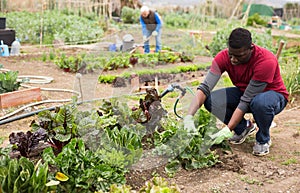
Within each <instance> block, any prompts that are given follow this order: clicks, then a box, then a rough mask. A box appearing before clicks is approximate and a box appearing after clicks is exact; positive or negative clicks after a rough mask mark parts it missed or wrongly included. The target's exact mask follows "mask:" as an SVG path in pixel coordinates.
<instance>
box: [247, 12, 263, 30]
mask: <svg viewBox="0 0 300 193" xmlns="http://www.w3.org/2000/svg"><path fill="white" fill-rule="evenodd" d="M267 23H268V22H267V21H265V20H264V19H263V18H262V17H261V16H260V15H259V14H258V13H255V14H253V15H251V16H250V17H249V18H248V19H247V26H254V27H256V26H257V25H260V26H267Z"/></svg>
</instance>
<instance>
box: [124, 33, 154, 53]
mask: <svg viewBox="0 0 300 193" xmlns="http://www.w3.org/2000/svg"><path fill="white" fill-rule="evenodd" d="M151 36H152V34H151V35H150V36H149V37H147V39H145V40H143V42H142V43H141V44H139V45H137V46H135V48H133V50H131V51H130V52H129V54H132V53H134V52H135V51H136V49H138V48H139V47H141V46H144V44H145V42H147V41H148V40H150V38H151Z"/></svg>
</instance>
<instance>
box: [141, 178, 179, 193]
mask: <svg viewBox="0 0 300 193" xmlns="http://www.w3.org/2000/svg"><path fill="white" fill-rule="evenodd" d="M139 192H140V193H151V192H169V193H179V192H180V189H179V188H178V187H177V186H176V184H169V183H168V182H167V181H166V180H165V179H164V178H162V177H154V178H152V179H151V180H150V181H147V182H146V185H145V186H143V187H142V188H141V189H140V191H139Z"/></svg>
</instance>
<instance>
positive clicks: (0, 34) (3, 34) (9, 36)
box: [0, 29, 16, 47]
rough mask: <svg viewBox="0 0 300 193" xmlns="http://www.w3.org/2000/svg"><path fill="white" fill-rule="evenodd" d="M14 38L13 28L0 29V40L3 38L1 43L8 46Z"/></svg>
mask: <svg viewBox="0 0 300 193" xmlns="http://www.w3.org/2000/svg"><path fill="white" fill-rule="evenodd" d="M15 39H16V32H15V30H11V29H6V30H5V29H0V41H1V40H3V43H4V44H6V45H8V46H9V47H10V46H11V44H12V43H13V41H15Z"/></svg>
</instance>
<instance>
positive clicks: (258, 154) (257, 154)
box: [252, 151, 270, 156]
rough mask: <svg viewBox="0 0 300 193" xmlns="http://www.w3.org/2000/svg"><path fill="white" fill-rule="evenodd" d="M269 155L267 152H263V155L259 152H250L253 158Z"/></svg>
mask: <svg viewBox="0 0 300 193" xmlns="http://www.w3.org/2000/svg"><path fill="white" fill-rule="evenodd" d="M269 153H270V152H269V151H267V152H263V153H261V152H260V153H258V152H254V151H253V152H252V154H253V155H255V156H264V155H268V154H269Z"/></svg>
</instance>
